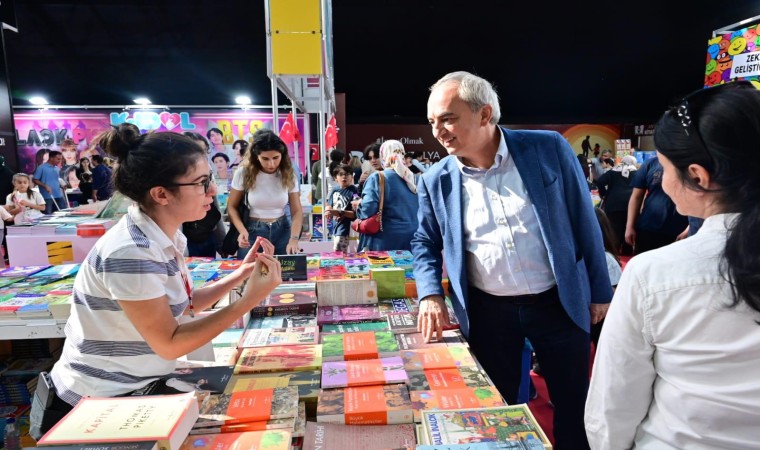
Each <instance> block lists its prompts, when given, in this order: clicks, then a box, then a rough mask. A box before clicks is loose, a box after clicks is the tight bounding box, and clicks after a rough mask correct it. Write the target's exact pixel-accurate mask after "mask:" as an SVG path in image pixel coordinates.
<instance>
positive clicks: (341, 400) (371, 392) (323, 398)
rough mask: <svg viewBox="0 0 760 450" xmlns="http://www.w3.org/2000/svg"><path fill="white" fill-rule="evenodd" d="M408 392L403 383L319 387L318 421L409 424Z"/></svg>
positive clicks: (411, 419) (410, 408) (410, 404)
mask: <svg viewBox="0 0 760 450" xmlns="http://www.w3.org/2000/svg"><path fill="white" fill-rule="evenodd" d="M413 418H414V414H413V412H412V403H411V400H410V399H409V391H408V390H407V389H406V386H404V385H402V384H386V385H383V386H359V387H349V388H338V389H322V392H320V394H319V401H318V403H317V422H329V423H342V424H346V425H392V424H398V423H412V421H413Z"/></svg>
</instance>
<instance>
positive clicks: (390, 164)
mask: <svg viewBox="0 0 760 450" xmlns="http://www.w3.org/2000/svg"><path fill="white" fill-rule="evenodd" d="M405 154H406V151H404V146H403V145H402V144H401V142H399V141H394V140H390V141H385V142H384V143H383V145H382V146H381V147H380V161H381V163H382V167H383V170H382V171H377V172H375V173H373V174H372V175H370V176H369V178H367V181H366V182H365V184H364V189H363V191H362V194H361V195H362V197H361V203H360V205H359V208H358V210H357V213H356V215H357V217H358V218H360V219H366V218H368V217H370V216H372V215H374V214H375V213H377V211H378V208H379V206H380V175H379V174H381V173H382V174H383V176H384V177H385V189H384V201H383V212H382V224H383V227H382V231H380V232H379V233H377V234H362V235H361V237H360V239H359V248H360V249H366V250H411V241H412V235H414V232H415V231H416V230H417V209H418V207H419V205H418V202H417V185H416V184H415V180H414V175H413V174H412V172H410V171H409V168H408V167H407V166H406V164H404V155H405Z"/></svg>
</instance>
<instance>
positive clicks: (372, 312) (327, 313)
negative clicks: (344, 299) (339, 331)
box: [317, 305, 383, 325]
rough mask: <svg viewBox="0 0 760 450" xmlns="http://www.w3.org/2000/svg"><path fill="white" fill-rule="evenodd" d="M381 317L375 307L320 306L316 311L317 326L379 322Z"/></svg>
mask: <svg viewBox="0 0 760 450" xmlns="http://www.w3.org/2000/svg"><path fill="white" fill-rule="evenodd" d="M382 320H383V317H382V316H381V315H380V310H379V309H378V308H377V305H343V306H322V305H320V306H319V308H318V309H317V324H318V325H325V324H337V323H360V322H379V321H382Z"/></svg>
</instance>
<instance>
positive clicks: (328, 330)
mask: <svg viewBox="0 0 760 450" xmlns="http://www.w3.org/2000/svg"><path fill="white" fill-rule="evenodd" d="M359 331H388V324H387V323H386V322H362V323H338V324H327V325H323V326H322V335H323V336H324V335H325V334H333V333H356V332H359Z"/></svg>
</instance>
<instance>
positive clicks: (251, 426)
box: [190, 417, 296, 434]
mask: <svg viewBox="0 0 760 450" xmlns="http://www.w3.org/2000/svg"><path fill="white" fill-rule="evenodd" d="M295 426H296V419H295V417H289V418H287V419H272V420H267V421H264V422H245V423H237V424H232V425H214V426H209V427H207V426H202V427H197V423H196V428H193V429H192V430H190V434H218V433H242V432H244V431H264V430H288V431H291V430H292V429H293V427H295Z"/></svg>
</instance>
